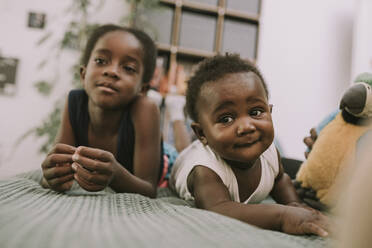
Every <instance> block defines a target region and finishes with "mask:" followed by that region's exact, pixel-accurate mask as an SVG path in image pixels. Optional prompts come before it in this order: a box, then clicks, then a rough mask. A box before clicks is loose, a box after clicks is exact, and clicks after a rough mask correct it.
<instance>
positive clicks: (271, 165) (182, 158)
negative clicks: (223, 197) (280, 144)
mask: <svg viewBox="0 0 372 248" xmlns="http://www.w3.org/2000/svg"><path fill="white" fill-rule="evenodd" d="M260 160H261V180H260V183H259V184H258V186H257V188H256V190H255V191H254V192H253V193H252V195H251V196H250V197H249V198H248V199H247V200H246V201H245V202H244V203H259V202H261V201H262V200H264V199H265V198H266V197H267V196H268V195H269V193H270V192H271V190H272V188H273V185H274V181H275V178H276V176H277V175H278V173H279V161H278V155H277V152H276V148H275V145H274V143H273V144H271V145H270V147H269V148H268V149H267V150H266V151H265V152H264V153H263V154H261V156H260ZM197 165H203V166H205V167H208V168H210V169H211V170H213V171H214V172H215V173H217V175H218V176H219V177H220V178H221V179H222V182H223V183H224V184H225V186H226V187H227V189H228V190H229V193H230V196H231V199H232V200H233V201H236V202H240V197H239V188H238V182H237V180H236V177H235V174H234V172H233V171H232V169H231V167H230V166H229V165H228V164H226V162H225V161H224V160H223V159H221V157H220V156H219V155H217V154H216V153H215V152H213V151H212V149H211V148H210V147H209V146H208V145H206V146H205V145H203V144H202V143H201V142H200V141H199V140H196V141H194V142H193V143H192V144H191V145H190V146H188V147H187V148H186V149H185V150H183V151H182V152H181V153H180V155H179V156H178V157H177V159H176V161H175V164H174V166H173V168H172V173H171V177H170V181H169V182H170V187H171V188H173V189H174V190H175V191H176V192H177V193H178V195H179V196H180V197H181V198H183V199H185V200H194V197H193V196H192V195H191V193H190V191H189V189H188V188H187V177H188V175H189V173H190V172H191V170H192V169H193V168H194V167H195V166H197Z"/></svg>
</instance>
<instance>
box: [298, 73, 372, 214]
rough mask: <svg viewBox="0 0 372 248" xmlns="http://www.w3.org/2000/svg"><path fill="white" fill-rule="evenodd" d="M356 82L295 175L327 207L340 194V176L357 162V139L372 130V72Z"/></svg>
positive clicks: (341, 177)
mask: <svg viewBox="0 0 372 248" xmlns="http://www.w3.org/2000/svg"><path fill="white" fill-rule="evenodd" d="M355 82H356V83H355V84H353V85H352V86H350V87H349V88H348V89H347V90H346V92H345V93H344V95H343V97H342V99H341V103H340V109H341V112H339V113H338V114H337V116H336V117H335V118H334V119H333V120H332V121H331V122H330V123H329V124H328V125H326V126H325V127H324V128H323V129H322V130H321V132H320V133H319V135H318V138H317V140H316V142H315V143H314V145H313V148H312V150H311V152H310V154H309V156H308V158H307V160H306V161H305V162H304V163H303V164H302V165H301V167H300V169H299V171H298V173H297V175H296V181H298V182H299V183H300V184H301V187H302V188H306V189H312V190H313V191H315V193H316V197H317V198H318V199H319V201H320V202H321V203H322V204H324V205H325V206H326V207H327V208H333V207H334V205H335V203H336V202H337V200H338V198H339V197H340V193H341V192H340V190H339V189H341V188H342V187H340V186H341V185H342V184H343V180H344V179H343V178H345V177H343V176H341V175H343V174H346V173H348V169H351V168H352V166H353V164H354V159H355V149H356V143H357V140H358V139H359V138H360V137H361V136H362V135H363V134H364V133H365V132H366V131H368V130H370V129H372V125H371V123H372V87H371V86H372V74H369V73H364V74H361V75H360V76H358V78H357V80H356V81H355Z"/></svg>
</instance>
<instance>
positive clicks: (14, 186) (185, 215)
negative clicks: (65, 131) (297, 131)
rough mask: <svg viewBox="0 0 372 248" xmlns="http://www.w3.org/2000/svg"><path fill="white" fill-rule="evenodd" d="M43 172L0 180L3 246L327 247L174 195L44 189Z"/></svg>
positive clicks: (314, 239) (313, 239)
mask: <svg viewBox="0 0 372 248" xmlns="http://www.w3.org/2000/svg"><path fill="white" fill-rule="evenodd" d="M40 178H41V171H40V170H37V171H32V172H29V173H24V174H21V175H18V176H15V177H12V178H9V179H5V180H4V179H3V180H0V247H1V248H7V247H9V248H17V247H27V248H43V247H45V248H57V247H63V248H65V247H79V248H80V247H82V248H83V247H89V248H95V247H97V248H98V247H99V248H102V247H105V248H106V247H107V248H110V247H177V248H181V247H203V248H204V247H255V248H259V247H278V248H279V247H285V248H291V247H293V248H300V247H311V248H318V247H325V246H326V245H327V240H324V239H322V238H319V237H316V236H294V235H287V234H284V233H280V232H275V231H268V230H262V229H259V228H256V227H254V226H251V225H248V224H245V223H243V222H240V221H238V220H235V219H231V218H228V217H225V216H222V215H218V214H215V213H212V212H208V211H205V210H200V209H196V208H194V207H193V205H192V203H190V202H186V201H184V200H181V199H179V198H178V197H176V196H175V195H174V194H173V193H172V192H171V191H170V190H169V189H159V193H158V198H157V199H150V198H147V197H144V196H141V195H138V194H127V193H123V194H119V193H113V192H109V191H101V192H97V193H89V192H86V191H84V190H82V189H79V188H78V187H75V188H74V189H73V190H71V191H70V192H68V193H67V194H62V193H56V192H53V191H51V190H48V189H43V188H42V187H41V186H40V185H39V183H38V182H39V180H40Z"/></svg>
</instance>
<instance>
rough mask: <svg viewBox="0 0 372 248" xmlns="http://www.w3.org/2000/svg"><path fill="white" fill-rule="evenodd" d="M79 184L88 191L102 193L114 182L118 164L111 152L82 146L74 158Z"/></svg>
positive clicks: (75, 176) (76, 178) (74, 168)
mask: <svg viewBox="0 0 372 248" xmlns="http://www.w3.org/2000/svg"><path fill="white" fill-rule="evenodd" d="M72 160H73V161H74V163H73V164H72V168H73V170H74V171H75V172H76V173H75V175H74V178H75V180H76V181H77V183H78V184H79V185H80V186H81V187H82V188H84V189H85V190H87V191H100V190H103V189H104V188H106V187H107V186H108V185H109V184H110V183H111V181H112V179H113V177H114V175H115V172H116V171H117V166H118V162H117V161H116V159H115V157H114V155H113V154H112V153H110V152H107V151H104V150H101V149H96V148H90V147H84V146H80V147H78V148H77V149H76V152H75V154H74V155H73V156H72Z"/></svg>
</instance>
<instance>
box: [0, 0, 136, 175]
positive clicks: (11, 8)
mask: <svg viewBox="0 0 372 248" xmlns="http://www.w3.org/2000/svg"><path fill="white" fill-rule="evenodd" d="M72 2H73V0H70V1H59V0H33V1H24V0H1V1H0V33H1V38H0V55H2V56H5V57H16V58H18V59H19V60H20V63H19V66H18V71H17V75H16V84H17V90H16V94H15V95H14V96H4V95H0V116H1V120H0V177H1V176H5V175H8V174H14V173H17V172H20V171H25V170H28V169H34V168H40V164H41V162H42V160H43V159H44V155H42V154H39V153H38V149H39V147H40V145H41V143H42V140H41V139H36V138H34V137H32V136H31V137H29V138H27V139H26V140H24V141H23V142H22V143H21V145H20V146H19V147H18V148H17V149H16V150H14V144H15V141H16V140H17V139H18V138H19V137H20V136H21V135H23V134H24V133H25V132H26V131H27V130H29V129H30V128H32V127H35V126H38V125H40V124H41V121H42V120H43V119H44V118H45V117H46V116H47V115H48V113H49V112H50V111H51V110H52V109H53V106H54V103H55V100H56V99H58V98H59V97H60V96H61V95H63V94H65V93H66V91H67V90H68V89H69V88H71V87H72V86H71V83H70V82H71V76H72V75H71V72H70V66H71V65H73V64H74V63H75V62H76V61H77V60H78V59H79V54H78V53H77V52H76V51H67V52H65V53H63V54H62V55H61V57H60V58H59V59H57V58H56V57H55V54H54V53H53V51H55V50H54V49H53V46H54V45H55V44H56V43H55V41H56V40H58V39H60V38H61V35H62V34H63V33H64V30H65V28H66V25H67V24H68V23H69V21H70V20H71V19H72V16H71V15H69V14H66V13H67V12H66V11H65V10H66V8H67V7H69V6H71V3H72ZM92 2H93V3H98V2H100V1H98V0H96V1H92ZM128 9H129V8H128V6H127V4H126V3H125V0H106V4H105V5H104V6H102V7H100V8H99V9H92V12H94V15H91V16H90V19H89V21H90V22H99V23H106V22H110V23H118V21H119V19H120V18H121V17H122V16H123V15H125V13H127V12H128ZM30 11H34V12H41V13H45V14H47V26H46V27H45V28H44V29H43V30H40V29H31V28H28V27H27V18H28V13H29V12H30ZM47 30H51V31H52V32H53V36H52V38H51V40H50V41H49V42H48V43H47V44H46V45H45V46H39V47H38V46H36V43H37V41H38V40H39V39H40V38H41V37H42V36H43V35H44V34H45V33H46V31H47ZM48 56H49V58H50V60H49V64H48V66H46V67H45V68H44V69H43V70H38V69H37V66H38V64H39V63H40V61H42V60H43V59H44V58H46V57H48ZM52 61H54V63H53V62H52ZM56 68H59V69H57V70H56ZM56 71H58V72H59V79H60V80H59V81H58V83H57V85H56V88H55V89H54V91H53V94H52V95H51V96H49V97H42V96H41V95H40V94H39V93H38V92H37V91H36V89H35V88H34V86H33V84H34V82H36V81H37V80H40V79H50V78H53V77H55V76H56V73H55V72H56Z"/></svg>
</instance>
